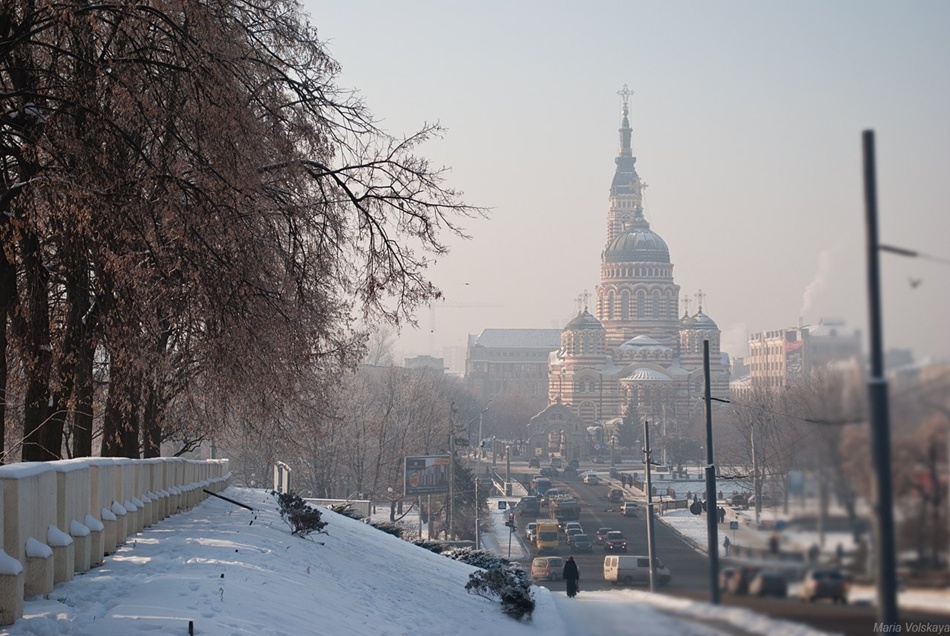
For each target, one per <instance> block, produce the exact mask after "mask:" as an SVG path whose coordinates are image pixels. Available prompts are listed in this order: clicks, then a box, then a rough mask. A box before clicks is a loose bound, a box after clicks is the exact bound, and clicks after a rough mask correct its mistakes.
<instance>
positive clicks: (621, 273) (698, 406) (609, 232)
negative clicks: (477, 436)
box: [529, 86, 729, 462]
mask: <svg viewBox="0 0 950 636" xmlns="http://www.w3.org/2000/svg"><path fill="white" fill-rule="evenodd" d="M630 94H631V93H630V91H629V90H628V89H627V87H626V86H624V89H623V90H622V91H620V95H621V97H622V119H621V125H620V131H619V132H620V151H619V154H618V155H617V157H616V159H615V163H616V170H615V172H614V176H613V181H612V183H611V185H610V197H609V207H608V210H607V218H606V221H607V223H606V246H605V248H604V251H603V252H602V253H601V259H600V283H599V284H598V285H597V289H596V294H595V297H594V299H593V311H594V313H593V314H592V313H591V311H590V307H589V306H584V307H583V308H582V309H580V311H579V313H578V315H577V316H576V317H575V318H574V319H573V320H571V321H570V322H569V323H568V324H567V325H566V326H565V327H564V329H563V331H562V332H561V346H560V348H559V349H558V350H556V351H553V352H552V353H551V354H550V355H549V358H548V402H549V404H550V405H551V406H549V407H548V408H547V409H545V410H544V411H542V412H541V413H539V414H538V415H537V416H535V417H534V418H533V419H532V420H531V423H530V424H529V436H530V437H535V436H537V437H536V439H562V440H564V439H577V438H576V432H577V431H576V428H577V425H576V424H574V425H569V426H568V427H567V428H568V429H574V430H565V431H563V432H560V434H559V431H558V430H555V429H557V427H558V424H557V423H556V422H555V421H551V418H552V417H557V418H559V419H560V420H562V421H563V420H564V419H565V418H564V414H563V409H564V407H569V408H570V410H571V411H572V412H573V413H574V415H576V417H577V420H578V421H579V423H580V426H581V427H582V429H586V430H587V431H588V433H589V435H588V437H589V443H588V444H587V448H586V449H585V448H583V445H582V444H572V445H571V446H572V448H571V450H572V452H571V453H570V454H572V455H573V456H577V457H579V458H581V459H585V458H587V457H589V456H590V455H599V454H606V453H605V451H607V452H610V451H609V448H610V446H611V445H616V443H617V436H618V434H619V428H618V425H619V418H622V417H623V416H624V414H625V412H626V411H627V409H631V412H632V413H635V415H636V417H635V418H634V421H636V422H637V423H638V425H639V426H642V423H643V421H644V420H646V421H648V422H650V424H651V446H652V447H653V448H654V449H656V450H659V451H660V453H661V455H662V457H661V456H660V455H657V454H654V458H655V459H656V460H660V461H669V462H678V461H682V459H681V458H678V457H674V456H668V453H669V455H675V454H681V453H674V452H673V449H676V448H684V447H685V446H684V442H687V441H688V442H691V443H693V445H694V446H695V445H697V444H698V443H699V440H698V439H697V438H696V434H695V429H696V424H697V423H699V422H702V421H703V420H702V418H703V413H704V411H703V401H702V398H703V396H704V383H703V341H705V340H708V341H709V359H710V377H711V381H710V387H711V393H712V395H713V397H719V398H728V397H729V362H728V356H727V355H726V354H725V353H723V352H721V351H720V330H719V327H718V326H717V325H716V323H715V322H714V321H713V319H712V318H710V317H709V316H707V315H706V314H705V313H703V300H704V298H703V295H702V292H700V293H698V294H697V295H696V298H697V305H696V306H697V310H696V312H695V313H693V314H690V312H689V310H688V309H686V310H684V312H683V314H682V315H680V288H679V285H677V284H676V282H675V281H674V278H673V261H672V260H671V258H670V250H669V248H668V247H667V245H666V242H665V241H664V240H663V239H662V238H661V237H660V235H659V234H657V233H656V232H654V231H653V230H652V229H651V228H650V223H649V222H648V221H647V220H646V218H644V215H643V188H644V184H642V183H641V181H640V177H639V175H638V174H637V170H636V162H637V159H636V157H634V155H633V150H632V146H631V137H632V130H631V128H630V119H629V104H628V98H629V96H630ZM585 296H586V294H585ZM588 300H589V299H588V298H585V299H584V304H585V305H586V304H587V302H588ZM561 426H563V424H562V425H561ZM652 431H655V432H652ZM554 450H555V449H553V448H550V446H548V447H547V448H545V449H544V450H543V451H542V452H548V451H552V452H553V451H554Z"/></svg>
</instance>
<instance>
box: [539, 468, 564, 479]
mask: <svg viewBox="0 0 950 636" xmlns="http://www.w3.org/2000/svg"><path fill="white" fill-rule="evenodd" d="M540 472H541V476H542V477H548V478H549V479H554V478H555V477H557V476H558V475H559V474H560V472H559V471H558V469H557V468H555V467H554V466H545V467H544V468H542V469H541V471H540Z"/></svg>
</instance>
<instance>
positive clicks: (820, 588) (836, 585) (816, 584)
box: [798, 569, 849, 603]
mask: <svg viewBox="0 0 950 636" xmlns="http://www.w3.org/2000/svg"><path fill="white" fill-rule="evenodd" d="M848 587H849V584H848V579H847V577H845V575H844V573H843V572H841V570H835V569H829V570H825V569H821V570H809V571H808V572H806V573H805V578H803V579H802V583H801V585H799V586H798V597H799V598H800V599H801V600H802V601H809V602H812V603H813V602H815V601H817V600H819V599H823V598H830V599H831V601H832V603H847V602H848Z"/></svg>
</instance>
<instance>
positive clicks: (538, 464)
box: [528, 457, 541, 468]
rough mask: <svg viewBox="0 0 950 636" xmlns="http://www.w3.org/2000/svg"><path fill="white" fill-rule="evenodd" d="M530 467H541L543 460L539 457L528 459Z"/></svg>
mask: <svg viewBox="0 0 950 636" xmlns="http://www.w3.org/2000/svg"><path fill="white" fill-rule="evenodd" d="M528 468H541V460H540V459H538V458H537V457H532V458H531V459H529V460H528Z"/></svg>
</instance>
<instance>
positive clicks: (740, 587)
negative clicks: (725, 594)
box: [729, 565, 759, 594]
mask: <svg viewBox="0 0 950 636" xmlns="http://www.w3.org/2000/svg"><path fill="white" fill-rule="evenodd" d="M758 573H759V568H757V567H753V566H749V565H746V566H743V567H741V568H739V569H738V570H736V572H735V574H733V575H732V576H731V577H730V578H729V592H731V593H732V594H748V593H749V583H751V582H752V579H754V578H755V575H756V574H758Z"/></svg>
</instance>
